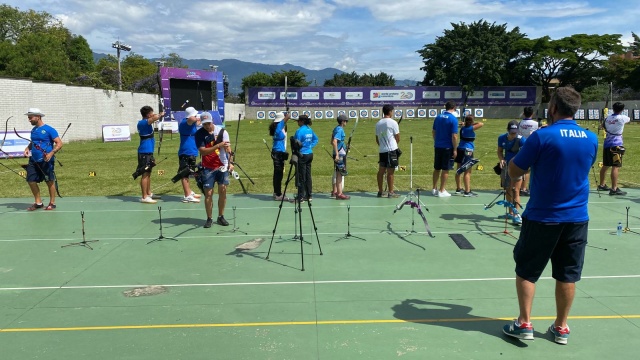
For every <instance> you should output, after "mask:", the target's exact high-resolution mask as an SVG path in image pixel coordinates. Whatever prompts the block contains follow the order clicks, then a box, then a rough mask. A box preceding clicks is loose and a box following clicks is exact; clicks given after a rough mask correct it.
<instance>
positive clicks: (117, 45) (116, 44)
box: [111, 40, 131, 90]
mask: <svg viewBox="0 0 640 360" xmlns="http://www.w3.org/2000/svg"><path fill="white" fill-rule="evenodd" d="M111 47H112V48H114V49H116V53H117V54H118V90H122V70H120V50H122V51H131V45H126V44H124V43H121V42H120V40H118V41H116V42H114V43H113V44H111Z"/></svg>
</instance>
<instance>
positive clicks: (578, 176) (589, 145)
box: [513, 119, 598, 283]
mask: <svg viewBox="0 0 640 360" xmlns="http://www.w3.org/2000/svg"><path fill="white" fill-rule="evenodd" d="M597 152H598V140H597V137H596V135H595V134H594V133H593V132H591V131H588V130H585V129H583V128H581V127H580V126H578V125H577V124H576V122H575V121H574V120H567V119H565V120H559V121H556V122H555V123H554V124H552V125H550V126H548V127H546V128H542V129H540V130H538V131H536V132H534V133H533V134H531V136H529V138H528V139H527V144H526V146H524V147H523V148H522V149H520V151H519V152H518V154H517V155H515V157H514V158H513V162H514V164H515V165H516V166H517V167H519V168H520V169H523V170H526V169H529V168H530V169H531V189H532V193H533V194H535V195H534V196H532V197H531V198H530V199H529V202H528V203H527V207H526V209H525V211H524V213H523V214H522V217H523V226H522V230H521V233H520V238H519V239H518V242H517V244H516V246H515V248H514V251H513V254H514V259H515V261H516V274H517V275H518V276H520V277H521V278H523V279H526V280H528V281H530V282H533V283H535V282H536V281H537V280H538V278H539V277H540V275H541V273H542V271H543V270H544V268H545V266H546V264H547V261H548V259H551V264H552V266H553V271H552V276H553V278H554V279H556V280H558V281H562V282H576V281H578V280H580V276H581V273H582V265H583V262H584V251H585V247H586V244H587V227H588V222H589V213H588V206H587V205H588V200H589V170H590V169H591V166H592V165H593V163H594V162H595V160H596V156H597Z"/></svg>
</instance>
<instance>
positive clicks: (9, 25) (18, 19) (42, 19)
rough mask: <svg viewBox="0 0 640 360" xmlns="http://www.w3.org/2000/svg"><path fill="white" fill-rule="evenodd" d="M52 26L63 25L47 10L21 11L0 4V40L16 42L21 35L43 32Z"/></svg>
mask: <svg viewBox="0 0 640 360" xmlns="http://www.w3.org/2000/svg"><path fill="white" fill-rule="evenodd" d="M52 28H63V26H62V23H61V22H60V20H58V19H56V18H55V17H53V15H51V14H49V13H47V12H44V11H42V12H37V11H34V10H27V11H24V12H23V11H20V10H19V9H17V8H14V7H11V6H9V5H6V4H2V5H0V41H5V40H7V41H9V42H10V43H12V44H16V43H17V42H18V40H19V39H20V38H21V37H22V36H23V35H26V34H33V33H43V32H46V31H47V30H49V29H52Z"/></svg>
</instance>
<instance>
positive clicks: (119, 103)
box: [0, 78, 237, 142]
mask: <svg viewBox="0 0 640 360" xmlns="http://www.w3.org/2000/svg"><path fill="white" fill-rule="evenodd" d="M144 105H150V106H151V107H153V108H154V109H155V110H157V109H156V108H157V106H158V97H157V95H153V94H140V93H131V92H127V91H109V90H101V89H94V88H92V87H82V86H68V85H64V84H56V83H45V82H37V81H32V80H28V79H3V78H0V122H1V123H4V122H5V120H6V119H7V118H8V117H9V116H12V115H13V118H11V120H9V126H8V127H9V129H10V131H12V130H13V128H14V127H15V128H16V129H17V130H31V125H30V124H29V122H28V120H27V117H26V115H24V114H25V113H26V112H27V109H28V108H30V107H37V108H40V110H42V112H44V114H45V115H46V116H45V117H44V121H45V123H47V124H49V125H51V126H53V127H54V128H55V129H56V130H58V132H59V133H60V135H62V133H63V132H64V130H65V129H66V128H67V125H68V124H69V123H71V127H70V128H69V131H67V134H66V135H65V136H64V139H63V141H64V142H69V141H72V140H92V139H96V138H101V137H102V125H108V124H128V125H129V129H130V130H131V133H136V132H137V130H136V123H137V122H138V120H140V119H141V116H140V108H141V107H143V106H144ZM236 119H237V115H236ZM1 125H4V124H1ZM0 131H4V129H1V130H0ZM0 135H3V134H0Z"/></svg>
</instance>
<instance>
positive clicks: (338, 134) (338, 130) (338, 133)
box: [331, 125, 347, 156]
mask: <svg viewBox="0 0 640 360" xmlns="http://www.w3.org/2000/svg"><path fill="white" fill-rule="evenodd" d="M345 137H347V134H345V133H344V128H342V126H340V125H338V126H336V127H335V128H334V129H333V133H331V143H333V139H337V140H338V144H337V145H338V152H340V150H342V149H344V150H345V151H346V149H345V147H344V138H345ZM335 155H336V154H333V156H335Z"/></svg>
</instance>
